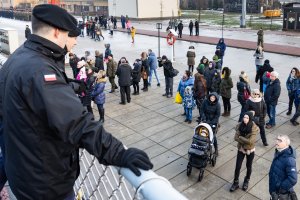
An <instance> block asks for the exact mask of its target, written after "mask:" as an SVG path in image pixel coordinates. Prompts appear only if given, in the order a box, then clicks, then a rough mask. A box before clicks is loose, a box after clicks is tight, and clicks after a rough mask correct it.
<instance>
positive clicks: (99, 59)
mask: <svg viewBox="0 0 300 200" xmlns="http://www.w3.org/2000/svg"><path fill="white" fill-rule="evenodd" d="M95 67H96V68H97V69H98V71H100V70H104V65H103V54H102V53H100V52H99V51H98V50H96V51H95Z"/></svg>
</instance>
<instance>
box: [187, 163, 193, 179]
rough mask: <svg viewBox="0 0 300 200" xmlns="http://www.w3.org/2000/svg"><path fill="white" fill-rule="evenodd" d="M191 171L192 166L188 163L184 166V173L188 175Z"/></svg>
mask: <svg viewBox="0 0 300 200" xmlns="http://www.w3.org/2000/svg"><path fill="white" fill-rule="evenodd" d="M191 173H192V166H191V165H190V164H188V165H187V168H186V175H187V176H189V175H191Z"/></svg>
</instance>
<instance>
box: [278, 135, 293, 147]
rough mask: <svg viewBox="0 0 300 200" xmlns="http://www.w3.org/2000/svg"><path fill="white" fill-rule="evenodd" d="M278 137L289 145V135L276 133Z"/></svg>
mask: <svg viewBox="0 0 300 200" xmlns="http://www.w3.org/2000/svg"><path fill="white" fill-rule="evenodd" d="M278 138H279V139H281V140H282V141H284V142H285V143H286V144H287V146H290V144H291V140H290V138H289V136H287V135H278Z"/></svg>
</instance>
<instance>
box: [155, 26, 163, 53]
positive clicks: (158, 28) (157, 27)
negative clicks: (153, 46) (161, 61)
mask: <svg viewBox="0 0 300 200" xmlns="http://www.w3.org/2000/svg"><path fill="white" fill-rule="evenodd" d="M156 29H157V31H158V57H160V29H162V23H156Z"/></svg>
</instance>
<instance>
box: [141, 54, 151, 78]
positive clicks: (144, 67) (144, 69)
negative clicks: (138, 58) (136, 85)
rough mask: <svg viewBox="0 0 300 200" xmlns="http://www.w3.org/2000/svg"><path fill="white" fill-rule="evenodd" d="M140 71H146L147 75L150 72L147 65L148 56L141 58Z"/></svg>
mask: <svg viewBox="0 0 300 200" xmlns="http://www.w3.org/2000/svg"><path fill="white" fill-rule="evenodd" d="M141 70H142V71H146V73H147V76H149V74H150V65H149V61H148V58H147V59H145V60H142V69H141Z"/></svg>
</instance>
